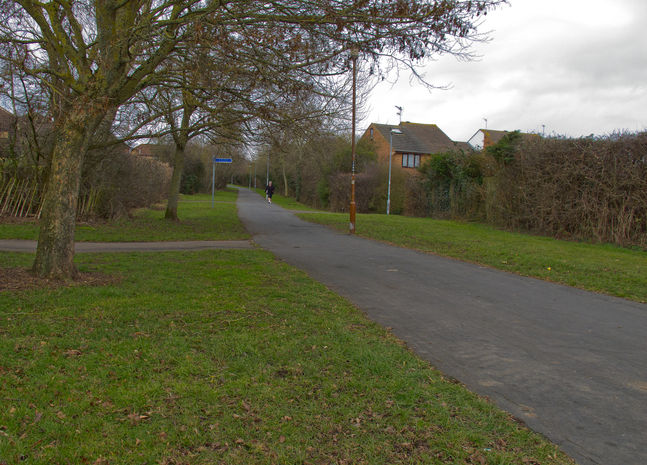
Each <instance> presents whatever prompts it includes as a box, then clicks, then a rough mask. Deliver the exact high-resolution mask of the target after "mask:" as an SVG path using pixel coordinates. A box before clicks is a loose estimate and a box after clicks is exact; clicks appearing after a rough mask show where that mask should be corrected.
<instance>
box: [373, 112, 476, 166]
mask: <svg viewBox="0 0 647 465" xmlns="http://www.w3.org/2000/svg"><path fill="white" fill-rule="evenodd" d="M362 139H368V140H370V141H372V143H373V145H374V147H375V150H376V152H377V156H378V160H380V161H382V162H384V163H388V160H389V149H391V157H392V161H391V163H392V166H394V167H396V166H399V167H401V168H403V169H405V170H410V171H412V172H413V171H415V169H416V168H419V167H420V166H422V164H423V163H424V162H425V160H426V159H427V158H430V157H431V155H433V154H436V153H442V152H447V151H450V150H471V149H470V148H469V146H468V145H467V144H466V143H465V142H454V141H453V140H451V139H450V138H449V136H448V135H447V134H445V133H444V132H443V131H442V130H441V129H440V128H439V127H438V126H437V125H435V124H421V123H410V122H408V121H406V122H402V123H400V124H398V125H391V124H379V123H371V125H370V126H369V127H368V128H367V129H366V131H365V132H364V134H363V135H362Z"/></svg>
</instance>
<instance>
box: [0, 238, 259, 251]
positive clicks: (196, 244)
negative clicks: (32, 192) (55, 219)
mask: <svg viewBox="0 0 647 465" xmlns="http://www.w3.org/2000/svg"><path fill="white" fill-rule="evenodd" d="M253 247H254V245H253V244H252V243H251V242H250V241H166V242H77V243H75V244H74V251H75V252H77V253H83V252H159V251H165V250H166V251H171V250H213V249H250V248H253ZM0 250H4V251H7V252H36V241H27V240H13V239H12V240H4V239H3V240H0Z"/></svg>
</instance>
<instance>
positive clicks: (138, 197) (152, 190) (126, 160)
mask: <svg viewBox="0 0 647 465" xmlns="http://www.w3.org/2000/svg"><path fill="white" fill-rule="evenodd" d="M170 179H171V168H170V167H169V166H168V165H167V164H166V163H162V162H160V161H159V160H156V159H154V158H151V157H143V156H137V155H132V154H130V153H128V152H127V151H125V150H123V149H122V150H112V151H110V152H105V153H104V156H103V157H102V158H101V161H100V162H99V163H97V164H96V165H94V166H93V167H91V169H89V170H88V172H86V174H85V176H84V182H83V187H82V190H81V198H80V200H79V201H80V203H81V204H83V203H84V202H86V201H87V200H86V199H88V198H90V199H92V200H91V202H90V203H91V205H92V206H93V208H92V209H91V210H89V211H86V212H82V213H85V214H89V215H97V216H101V217H104V218H111V217H115V216H120V215H126V214H127V213H128V212H129V211H130V210H131V209H133V208H140V207H148V206H150V205H152V204H154V203H158V202H161V201H162V200H164V199H165V198H166V197H167V195H168V190H169V183H170Z"/></svg>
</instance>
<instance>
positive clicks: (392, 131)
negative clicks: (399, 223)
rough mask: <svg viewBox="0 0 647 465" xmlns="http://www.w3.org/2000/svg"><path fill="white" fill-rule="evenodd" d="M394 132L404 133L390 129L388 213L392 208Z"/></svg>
mask: <svg viewBox="0 0 647 465" xmlns="http://www.w3.org/2000/svg"><path fill="white" fill-rule="evenodd" d="M393 134H396V135H397V134H402V131H400V130H399V129H395V128H392V129H391V131H389V188H388V191H387V194H386V214H387V215H388V214H389V211H390V210H391V156H392V155H393Z"/></svg>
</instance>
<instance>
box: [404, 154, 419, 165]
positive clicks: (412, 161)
mask: <svg viewBox="0 0 647 465" xmlns="http://www.w3.org/2000/svg"><path fill="white" fill-rule="evenodd" d="M402 167H403V168H419V167H420V155H416V154H413V153H403V154H402Z"/></svg>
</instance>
